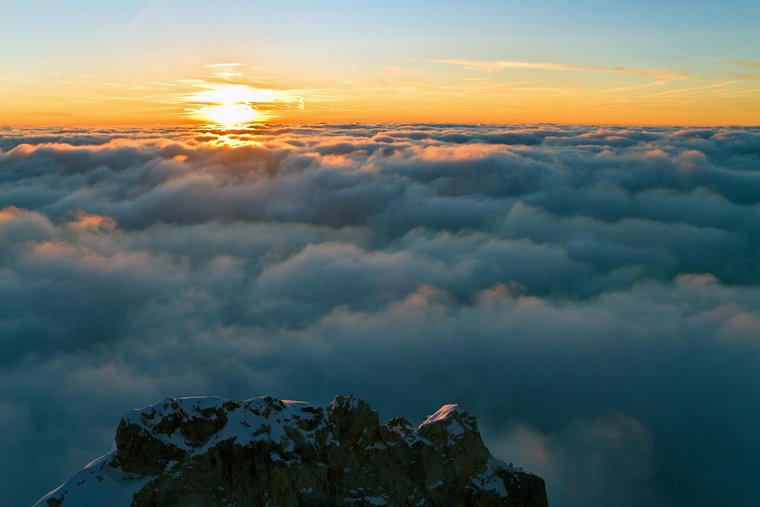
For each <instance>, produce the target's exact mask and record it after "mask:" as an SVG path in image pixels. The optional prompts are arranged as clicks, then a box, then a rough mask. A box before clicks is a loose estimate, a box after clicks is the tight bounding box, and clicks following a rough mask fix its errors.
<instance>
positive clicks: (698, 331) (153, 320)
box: [0, 124, 760, 506]
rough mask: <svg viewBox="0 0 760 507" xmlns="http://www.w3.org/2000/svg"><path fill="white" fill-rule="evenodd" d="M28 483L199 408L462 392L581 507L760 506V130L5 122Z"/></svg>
mask: <svg viewBox="0 0 760 507" xmlns="http://www.w3.org/2000/svg"><path fill="white" fill-rule="evenodd" d="M0 150H2V151H0V303H1V304H0V336H2V340H1V341H0V350H2V353H1V354H0V448H2V449H3V453H2V458H0V491H2V497H3V498H4V499H6V500H7V501H8V502H9V503H10V504H13V505H16V504H19V505H22V504H29V503H31V501H33V500H35V499H36V498H37V497H39V496H41V495H42V494H43V493H45V492H46V491H47V490H48V489H50V488H52V487H54V486H55V485H57V483H58V482H60V481H62V480H63V479H65V478H66V477H67V476H69V475H70V474H72V473H73V472H75V471H76V470H78V469H80V468H81V467H82V466H83V465H84V464H85V463H87V462H88V461H89V460H91V459H92V458H94V457H95V456H96V455H98V454H99V453H102V452H103V451H105V450H106V449H107V447H108V445H109V443H110V439H111V437H112V434H113V431H114V428H115V426H116V423H117V421H118V418H119V417H120V416H121V415H122V414H123V413H124V412H125V411H127V410H128V409H129V408H131V407H134V406H142V405H145V404H148V403H151V402H154V401H156V400H157V399H159V398H161V397H164V396H169V395H197V394H216V395H222V396H228V397H236V398H239V397H250V396H256V395H261V394H265V393H268V394H272V395H275V396H280V397H284V398H302V399H303V398H305V399H309V400H311V401H314V402H326V401H328V400H329V399H330V398H331V397H332V396H333V395H334V394H336V393H341V392H342V393H349V392H351V393H355V394H357V395H359V396H361V397H364V398H366V399H367V400H368V401H369V402H370V403H371V404H372V405H373V406H376V407H378V408H379V409H380V410H381V415H382V416H384V417H389V416H392V415H396V414H403V415H406V416H408V417H411V418H413V419H420V418H421V417H423V416H424V415H426V414H427V413H430V412H431V411H433V410H435V409H436V408H438V406H440V405H441V404H443V403H445V402H459V403H462V404H463V405H464V406H465V408H467V409H469V410H471V411H473V412H474V413H476V415H477V416H478V417H479V419H480V421H481V426H482V430H483V433H484V435H485V437H486V442H487V444H488V445H489V446H490V447H491V448H492V450H493V451H494V452H495V453H496V454H497V455H498V456H500V457H502V458H505V459H507V460H511V461H514V462H515V463H518V464H523V465H525V466H527V467H529V468H530V469H532V470H533V471H535V472H537V473H539V474H541V475H543V476H544V477H545V478H546V479H547V481H548V488H549V495H550V501H551V502H552V504H553V505H558V506H581V505H618V506H627V505H631V506H635V505H675V504H679V505H718V504H725V505H727V504H730V505H750V504H751V502H752V501H753V500H755V499H757V498H758V497H760V485H758V483H757V480H756V477H755V475H756V474H755V470H756V463H755V461H756V456H757V454H758V453H759V452H760V444H759V443H758V439H757V437H756V431H757V430H756V429H757V427H758V425H760V403H759V402H760V380H758V378H757V374H756V372H757V369H758V366H760V364H759V363H758V359H760V353H759V352H760V254H759V253H758V252H760V205H759V204H758V203H760V170H759V169H760V129H756V128H720V129H701V130H700V129H669V128H612V127H604V128H590V127H562V126H552V125H539V126H534V127H523V126H500V127H499V126H487V127H486V126H465V125H353V124H352V125H334V126H319V125H317V126H258V127H252V128H248V129H240V130H237V131H231V132H226V133H225V132H219V131H215V130H212V129H156V130H145V129H141V130H128V129H121V130H94V129H93V130H80V129H24V130H19V129H2V130H0Z"/></svg>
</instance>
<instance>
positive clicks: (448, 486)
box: [36, 396, 547, 507]
mask: <svg viewBox="0 0 760 507" xmlns="http://www.w3.org/2000/svg"><path fill="white" fill-rule="evenodd" d="M129 505H132V506H138V507H141V506H145V507H154V506H156V507H157V506H161V507H164V506H174V505H177V506H199V507H200V506H204V507H205V506H209V507H211V506H232V505H235V506H336V505H356V506H364V505H392V506H410V507H411V506H424V505H429V506H457V505H466V506H498V505H507V506H515V507H518V506H519V507H541V506H546V505H547V501H546V493H545V491H544V482H543V480H542V479H541V478H539V477H537V476H535V475H533V474H530V473H528V472H525V471H523V470H522V469H520V468H518V467H515V466H512V465H507V464H505V463H504V462H502V461H500V460H498V459H496V458H494V457H493V456H491V454H490V453H489V452H488V449H486V447H485V445H484V444H483V441H482V439H481V437H480V432H479V431H478V427H477V423H476V421H475V417H474V416H472V415H471V414H469V413H467V412H465V411H463V410H462V409H461V408H459V406H458V405H446V406H444V407H442V408H441V409H440V410H438V411H437V412H436V413H435V414H433V415H431V416H430V417H428V418H427V419H425V421H424V422H423V423H422V424H420V425H419V427H417V428H414V427H412V426H411V425H410V424H409V422H408V421H406V420H405V419H403V418H399V417H396V418H393V419H391V420H390V421H388V423H386V424H380V420H379V417H378V414H377V412H375V411H374V410H372V408H371V407H370V406H369V405H368V404H367V403H365V402H364V401H362V400H360V399H358V398H355V397H352V396H349V397H344V396H338V397H336V398H335V400H333V401H332V403H330V404H329V405H328V406H327V407H325V408H322V407H318V406H314V405H310V404H308V403H304V402H299V401H283V400H278V399H275V398H271V397H268V396H267V397H261V398H254V399H250V400H245V401H242V402H236V401H229V400H225V399H221V398H214V397H202V398H167V399H165V400H163V401H161V402H159V403H156V404H155V405H151V406H148V407H145V408H142V409H139V410H133V411H132V412H130V413H129V414H127V415H126V416H125V417H124V418H123V419H122V420H121V422H120V423H119V427H118V429H117V430H116V442H115V447H114V448H113V449H112V450H111V451H110V452H109V453H108V454H106V455H105V456H103V457H101V458H99V459H97V460H95V461H93V462H92V463H90V464H89V465H88V466H87V467H86V468H84V469H83V470H82V471H80V472H79V473H78V474H76V475H75V476H74V477H72V478H71V479H70V480H68V481H67V482H66V483H64V484H63V485H62V486H60V487H59V488H58V489H56V490H54V491H52V492H50V493H48V494H47V495H46V496H45V497H43V498H42V499H41V500H40V501H39V502H38V503H37V504H36V506H40V507H59V506H60V507H101V506H108V507H121V506H129Z"/></svg>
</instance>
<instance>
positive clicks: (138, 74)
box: [0, 0, 760, 125]
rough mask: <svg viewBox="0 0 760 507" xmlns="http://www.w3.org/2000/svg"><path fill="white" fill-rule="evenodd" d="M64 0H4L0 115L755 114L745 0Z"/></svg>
mask: <svg viewBox="0 0 760 507" xmlns="http://www.w3.org/2000/svg"><path fill="white" fill-rule="evenodd" d="M74 3H75V4H79V3H81V6H80V7H76V5H71V4H70V3H65V4H53V5H47V4H46V5H45V7H44V8H40V9H39V13H38V14H37V15H36V16H37V17H36V19H37V27H38V31H39V34H38V36H36V37H35V36H33V35H34V34H33V33H31V32H30V30H28V29H21V28H19V27H25V26H28V23H26V22H25V21H24V18H23V15H24V14H23V13H24V9H23V8H22V7H21V4H18V5H17V6H8V9H7V12H5V13H4V17H5V18H6V19H7V20H8V23H7V25H8V27H7V29H6V30H3V31H2V33H0V43H1V44H2V45H3V47H24V57H23V58H17V59H14V58H10V57H8V58H6V60H5V61H4V64H3V66H2V70H0V124H7V125H46V124H50V123H51V122H53V123H55V124H73V125H94V124H108V125H115V124H116V125H144V124H172V125H176V124H182V123H191V124H199V123H207V122H209V121H211V122H219V123H223V124H225V123H229V122H249V121H254V122H256V121H266V122H270V123H313V122H327V123H336V122H337V123H340V122H362V121H373V122H415V121H421V122H436V123H446V122H476V123H531V122H552V123H573V124H575V123H580V124H635V125H641V124H646V125H674V124H675V125H715V124H744V125H753V124H757V123H758V122H760V53H758V49H757V48H758V47H760V45H759V44H758V43H757V27H756V23H753V21H755V20H757V18H758V16H760V12H758V9H760V4H758V3H756V2H750V1H744V0H741V1H738V2H734V3H732V8H730V9H721V8H720V7H719V6H717V5H716V4H713V3H699V5H694V3H689V4H685V3H683V2H680V1H678V2H668V3H667V4H657V8H656V10H657V13H658V15H657V18H656V19H654V18H653V17H652V15H651V12H650V11H649V10H648V9H647V5H648V4H649V2H644V5H641V4H636V6H637V7H636V8H635V9H634V8H632V9H626V8H624V7H623V6H617V7H614V8H613V7H612V6H607V5H606V4H605V6H599V5H595V2H594V0H584V2H581V4H576V3H567V4H552V5H551V7H548V6H543V7H542V6H540V5H538V4H536V5H533V4H531V3H523V4H514V3H513V2H497V3H484V4H483V7H482V8H473V7H472V6H465V5H464V4H461V5H453V6H449V7H448V8H437V7H436V6H435V5H434V4H428V3H427V2H415V3H398V2H395V3H394V2H392V5H389V6H386V7H384V8H380V6H379V5H377V6H362V8H361V9H359V8H356V9H345V8H344V7H345V6H343V5H342V4H340V2H327V4H324V5H322V4H320V5H318V4H315V3H310V2H304V1H299V0H296V1H294V2H283V3H268V4H263V3H261V2H233V3H232V4H229V5H234V8H233V7H229V6H228V7H229V9H230V12H234V13H235V14H234V15H230V14H229V12H228V11H227V9H213V10H209V9H205V8H202V6H201V4H199V3H196V2H182V3H180V2H173V1H168V2H148V1H140V2H136V3H123V4H119V5H113V4H112V3H108V4H103V5H99V6H98V7H97V8H94V7H93V6H92V5H90V4H86V3H83V2H81V0H77V1H76V2H74ZM592 4H593V5H592ZM681 4H683V5H687V6H688V7H685V8H684V9H683V10H682V9H680V7H679V6H680V5H681ZM631 5H633V4H631ZM438 7H440V6H438ZM76 10H79V11H81V12H83V13H84V14H86V15H87V17H88V19H90V21H91V24H92V25H93V26H100V27H101V28H102V30H99V31H92V32H88V31H82V30H80V29H79V28H75V27H74V25H69V24H66V23H60V22H59V21H60V20H61V19H66V16H68V15H69V13H70V12H73V11H76ZM293 12H298V13H299V16H298V19H292V17H293V16H292V13H293ZM399 12H403V15H399V14H398V13H399ZM15 18H18V19H19V21H18V22H16V23H14V22H13V20H14V19H15ZM423 18H424V19H425V20H426V21H425V23H423V24H420V23H419V22H417V21H416V20H418V19H423ZM286 19H287V20H289V21H288V22H285V21H284V20H286ZM305 20H311V21H310V22H308V23H307V22H306V21H305ZM668 20H670V21H668ZM716 24H720V26H725V27H730V29H729V28H726V30H724V31H715V30H716V29H715V26H717V25H716ZM222 27H223V28H222ZM101 32H102V33H114V37H113V39H112V40H108V41H103V40H102V39H99V37H100V35H99V34H101ZM473 33H477V34H478V35H477V37H475V38H473V36H472V35H471V34H473ZM198 34H203V36H200V37H199V36H198ZM442 34H446V35H445V36H443V35H442ZM644 34H645V35H644ZM115 40H118V41H119V44H116V43H115V42H113V41H115ZM73 55H76V57H74V56H73ZM220 106H221V107H222V108H221V109H218V107H220ZM230 106H235V107H230ZM244 106H248V107H249V108H250V110H249V109H247V108H246V107H244ZM251 110H252V111H253V112H251Z"/></svg>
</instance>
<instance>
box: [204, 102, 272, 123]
mask: <svg viewBox="0 0 760 507" xmlns="http://www.w3.org/2000/svg"><path fill="white" fill-rule="evenodd" d="M202 113H203V116H205V117H206V118H207V119H208V120H209V121H212V122H214V123H218V124H220V125H223V126H225V127H230V126H233V125H239V124H241V123H248V122H252V121H254V120H255V119H256V118H257V117H258V115H257V112H256V110H255V109H253V108H252V107H251V106H249V105H247V104H220V105H216V106H207V107H205V108H204V109H203V112H202Z"/></svg>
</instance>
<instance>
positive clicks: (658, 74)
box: [429, 59, 696, 81]
mask: <svg viewBox="0 0 760 507" xmlns="http://www.w3.org/2000/svg"><path fill="white" fill-rule="evenodd" d="M429 61H430V62H431V63H440V64H446V65H458V66H460V67H463V68H466V69H477V70H482V71H486V72H497V71H501V70H507V69H530V70H551V71H564V72H615V73H620V74H631V75H636V76H647V77H653V78H657V79H666V80H668V81H694V80H696V79H695V78H694V77H692V76H691V75H689V73H688V72H684V71H674V70H670V69H661V68H655V69H633V68H629V67H625V66H622V65H620V66H614V67H604V66H598V65H572V64H565V63H552V62H520V61H510V60H449V59H433V60H429Z"/></svg>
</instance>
